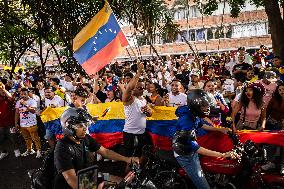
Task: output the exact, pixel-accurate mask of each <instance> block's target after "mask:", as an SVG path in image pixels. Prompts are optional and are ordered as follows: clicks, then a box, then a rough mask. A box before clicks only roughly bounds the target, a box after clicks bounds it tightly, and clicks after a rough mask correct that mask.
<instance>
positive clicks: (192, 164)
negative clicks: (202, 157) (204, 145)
mask: <svg viewBox="0 0 284 189" xmlns="http://www.w3.org/2000/svg"><path fill="white" fill-rule="evenodd" d="M176 159H177V161H178V163H179V164H180V166H181V167H182V168H183V169H184V170H185V171H186V173H187V175H188V176H189V177H190V178H191V180H192V182H193V183H194V185H195V187H196V188H197V189H210V186H209V184H208V182H207V180H206V178H205V175H204V173H203V171H202V168H201V166H200V161H199V157H198V154H197V153H192V154H191V155H186V156H178V157H176Z"/></svg>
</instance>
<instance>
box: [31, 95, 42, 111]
mask: <svg viewBox="0 0 284 189" xmlns="http://www.w3.org/2000/svg"><path fill="white" fill-rule="evenodd" d="M32 99H34V100H35V101H36V104H37V107H36V113H37V115H39V113H40V97H39V96H37V95H35V94H33V97H32Z"/></svg>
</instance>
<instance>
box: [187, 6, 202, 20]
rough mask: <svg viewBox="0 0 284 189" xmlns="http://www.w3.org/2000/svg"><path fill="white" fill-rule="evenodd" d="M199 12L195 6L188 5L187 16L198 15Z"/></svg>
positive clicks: (199, 14)
mask: <svg viewBox="0 0 284 189" xmlns="http://www.w3.org/2000/svg"><path fill="white" fill-rule="evenodd" d="M200 16H201V13H200V10H199V9H198V8H197V6H191V7H189V18H194V17H200Z"/></svg>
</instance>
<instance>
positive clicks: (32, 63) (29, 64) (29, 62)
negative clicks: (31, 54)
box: [25, 61, 37, 69]
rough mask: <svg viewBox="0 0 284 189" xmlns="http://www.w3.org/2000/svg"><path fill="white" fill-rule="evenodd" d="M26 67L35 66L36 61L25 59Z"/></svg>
mask: <svg viewBox="0 0 284 189" xmlns="http://www.w3.org/2000/svg"><path fill="white" fill-rule="evenodd" d="M25 66H26V68H27V69H31V68H35V67H36V66H37V62H35V61H27V62H26V63H25Z"/></svg>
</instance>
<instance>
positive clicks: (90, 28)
mask: <svg viewBox="0 0 284 189" xmlns="http://www.w3.org/2000/svg"><path fill="white" fill-rule="evenodd" d="M111 13H112V10H111V8H110V6H109V4H108V3H107V2H106V3H105V5H104V7H103V8H102V9H101V10H100V11H99V12H98V13H97V14H96V15H95V16H94V17H93V18H92V20H91V21H90V22H88V24H87V25H86V26H85V27H84V28H83V29H82V30H81V31H80V32H79V33H78V34H77V35H76V37H75V38H74V39H73V51H74V52H75V51H76V50H78V49H79V48H80V47H81V46H82V45H83V44H84V43H85V42H87V41H88V40H89V39H90V38H91V37H93V36H94V35H95V34H96V33H97V32H98V30H99V29H100V28H101V27H102V26H103V25H105V24H106V23H107V22H108V19H109V17H110V15H111Z"/></svg>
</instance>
